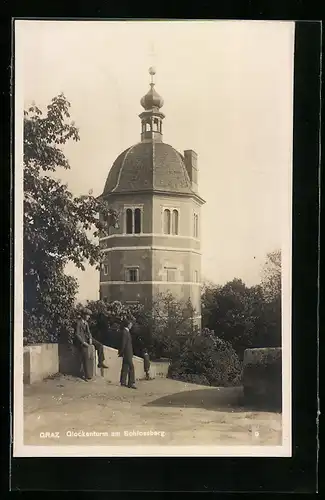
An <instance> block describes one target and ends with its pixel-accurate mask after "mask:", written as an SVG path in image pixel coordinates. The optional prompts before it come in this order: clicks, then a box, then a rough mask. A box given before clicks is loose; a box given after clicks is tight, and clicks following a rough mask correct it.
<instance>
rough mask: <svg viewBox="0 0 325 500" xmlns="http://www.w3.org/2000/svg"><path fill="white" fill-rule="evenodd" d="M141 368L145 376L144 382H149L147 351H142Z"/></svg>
mask: <svg viewBox="0 0 325 500" xmlns="http://www.w3.org/2000/svg"><path fill="white" fill-rule="evenodd" d="M143 368H144V371H145V374H146V380H150V375H149V370H150V358H149V353H148V349H143Z"/></svg>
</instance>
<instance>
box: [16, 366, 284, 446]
mask: <svg viewBox="0 0 325 500" xmlns="http://www.w3.org/2000/svg"><path fill="white" fill-rule="evenodd" d="M241 398H242V389H241V388H237V387H236V388H220V389H219V388H211V387H204V386H199V385H195V384H186V383H184V382H178V381H174V380H169V379H156V380H151V381H140V382H139V384H138V389H137V390H131V389H127V388H124V387H120V386H116V385H112V384H109V383H108V382H107V381H105V380H104V379H101V378H97V379H95V380H93V381H90V382H84V381H82V380H79V379H75V378H72V377H63V376H61V377H59V378H55V379H52V380H46V381H43V382H41V383H37V384H34V385H32V386H25V388H24V413H25V420H24V443H25V445H43V446H44V445H46V446H53V445H65V446H66V445H82V446H83V445H86V444H88V445H96V446H98V445H104V446H107V445H118V444H120V445H124V446H125V445H149V444H150V445H157V444H160V445H195V444H197V445H207V444H214V445H220V446H222V445H240V444H242V445H252V444H256V445H281V414H277V413H267V412H256V411H247V409H244V408H243V407H242V406H241ZM141 432H142V433H143V432H144V433H147V435H139V433H141ZM42 433H50V436H49V437H47V438H45V437H44V434H42ZM51 433H53V434H52V435H51ZM57 433H59V437H58V434H57ZM73 433H79V435H74V434H73ZM87 433H88V435H87ZM126 433H128V434H127V435H126ZM130 433H131V434H130ZM155 433H156V434H155ZM157 433H159V434H157Z"/></svg>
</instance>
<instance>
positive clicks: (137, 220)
mask: <svg viewBox="0 0 325 500" xmlns="http://www.w3.org/2000/svg"><path fill="white" fill-rule="evenodd" d="M134 232H135V233H137V234H138V233H141V210H140V208H136V209H135V210H134Z"/></svg>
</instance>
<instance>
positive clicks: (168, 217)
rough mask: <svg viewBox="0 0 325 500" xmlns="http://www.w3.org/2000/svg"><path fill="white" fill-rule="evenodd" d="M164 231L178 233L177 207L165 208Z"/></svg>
mask: <svg viewBox="0 0 325 500" xmlns="http://www.w3.org/2000/svg"><path fill="white" fill-rule="evenodd" d="M163 231H164V233H165V234H174V235H177V234H178V231H179V213H178V210H177V209H176V208H171V209H169V208H165V210H164V212H163Z"/></svg>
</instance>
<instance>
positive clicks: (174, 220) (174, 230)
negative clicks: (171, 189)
mask: <svg viewBox="0 0 325 500" xmlns="http://www.w3.org/2000/svg"><path fill="white" fill-rule="evenodd" d="M172 234H178V211H177V210H173V218H172Z"/></svg>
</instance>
